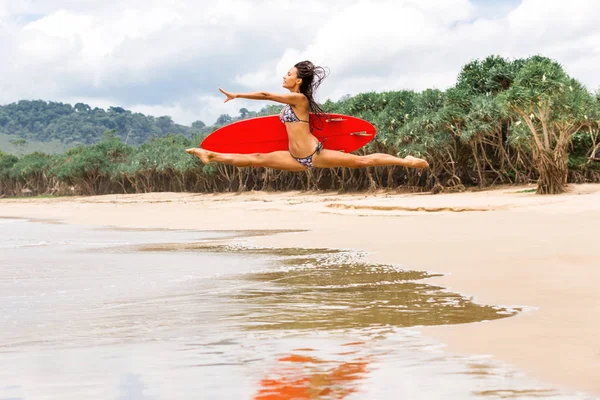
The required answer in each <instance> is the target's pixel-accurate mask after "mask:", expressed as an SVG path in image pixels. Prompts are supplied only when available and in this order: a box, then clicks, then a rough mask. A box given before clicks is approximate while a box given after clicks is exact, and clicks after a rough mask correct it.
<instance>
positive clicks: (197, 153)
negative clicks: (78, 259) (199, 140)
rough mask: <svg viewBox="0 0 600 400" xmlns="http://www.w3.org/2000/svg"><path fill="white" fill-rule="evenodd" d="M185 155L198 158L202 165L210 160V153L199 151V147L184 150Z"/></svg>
mask: <svg viewBox="0 0 600 400" xmlns="http://www.w3.org/2000/svg"><path fill="white" fill-rule="evenodd" d="M185 151H186V152H187V153H189V154H191V155H193V156H196V157H198V158H199V159H200V160H201V161H202V164H208V163H209V162H210V160H211V156H210V151H208V150H204V149H201V148H199V147H192V148H190V149H186V150H185Z"/></svg>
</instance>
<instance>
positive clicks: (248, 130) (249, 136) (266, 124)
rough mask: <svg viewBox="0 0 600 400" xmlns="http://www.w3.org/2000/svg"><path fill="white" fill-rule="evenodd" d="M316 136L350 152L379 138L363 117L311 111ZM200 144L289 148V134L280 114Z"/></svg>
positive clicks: (222, 149) (230, 149) (242, 149)
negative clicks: (317, 113) (322, 114)
mask: <svg viewBox="0 0 600 400" xmlns="http://www.w3.org/2000/svg"><path fill="white" fill-rule="evenodd" d="M310 118H311V120H312V121H313V122H314V126H315V129H313V135H315V137H317V139H319V140H320V141H321V142H323V141H324V143H323V147H324V148H326V149H329V150H337V151H343V152H346V153H350V152H352V151H354V150H357V149H360V148H361V147H363V146H364V145H366V144H367V143H369V142H370V141H371V140H373V138H374V137H375V127H374V126H373V125H371V124H370V123H369V122H367V121H365V120H362V119H360V118H355V117H350V116H348V115H341V114H326V115H325V116H321V118H320V119H318V117H316V116H315V115H313V114H311V116H310ZM317 128H321V129H317ZM200 147H202V148H203V149H206V150H210V151H216V152H218V153H237V154H249V153H270V152H272V151H278V150H287V149H288V136H287V132H286V130H285V125H284V124H283V123H281V121H280V120H279V116H278V115H270V116H268V117H257V118H251V119H245V120H242V121H237V122H234V123H232V124H229V125H226V126H224V127H222V128H219V129H217V130H216V131H214V132H213V133H211V134H210V135H208V136H207V137H206V138H205V139H204V140H203V141H202V143H200Z"/></svg>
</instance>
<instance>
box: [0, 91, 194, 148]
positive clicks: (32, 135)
mask: <svg viewBox="0 0 600 400" xmlns="http://www.w3.org/2000/svg"><path fill="white" fill-rule="evenodd" d="M203 127H204V123H202V122H201V121H197V122H196V123H194V126H193V127H187V126H183V125H179V124H176V123H174V122H173V120H172V119H171V117H168V116H162V117H152V116H147V115H144V114H141V113H133V112H131V111H129V110H125V109H123V108H121V107H110V108H109V109H108V110H107V111H106V110H104V109H101V108H91V107H90V106H89V105H87V104H84V103H77V104H75V105H74V106H71V105H70V104H64V103H57V102H46V101H43V100H34V101H29V100H21V101H19V102H17V103H12V104H8V105H5V106H0V133H4V134H6V135H11V136H16V137H18V138H20V139H23V140H27V141H38V142H50V141H53V140H54V141H58V142H61V143H64V144H67V145H73V144H92V143H96V142H97V141H99V140H101V139H102V136H103V134H104V132H106V131H109V130H114V132H115V134H116V135H117V136H118V137H119V138H121V139H122V140H123V141H127V143H128V144H133V145H136V144H142V143H144V142H145V141H146V140H148V139H149V138H151V137H162V136H165V135H167V134H171V133H174V134H183V135H186V136H190V135H192V134H194V133H199V131H200V130H201V128H203Z"/></svg>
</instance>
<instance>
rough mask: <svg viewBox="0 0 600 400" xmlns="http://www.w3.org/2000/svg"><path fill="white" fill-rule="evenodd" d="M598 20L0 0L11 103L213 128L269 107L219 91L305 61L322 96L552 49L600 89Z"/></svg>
mask: <svg viewBox="0 0 600 400" xmlns="http://www.w3.org/2000/svg"><path fill="white" fill-rule="evenodd" d="M507 4H509V5H508V6H507ZM510 4H513V5H512V7H511V6H510ZM597 15H600V2H597V1H595V0H570V1H569V2H564V1H559V0H522V1H519V0H511V1H510V2H509V3H507V2H506V1H504V0H502V1H501V0H496V1H490V0H470V1H469V0H447V1H443V2H440V1H437V0H330V1H327V2H322V1H318V0H307V1H303V2H298V1H297V0H259V4H257V3H256V2H255V1H253V0H220V1H192V0H174V1H173V2H170V3H169V4H168V5H167V3H165V2H164V1H160V0H146V1H141V0H118V1H117V0H106V1H104V2H97V1H95V0H93V1H92V0H45V1H39V0H38V1H34V0H21V1H18V2H17V1H12V0H0V52H1V53H2V54H3V60H4V62H3V63H0V76H2V79H1V80H0V103H8V102H12V101H17V100H20V99H37V98H41V99H45V100H53V101H65V102H67V101H71V100H72V99H88V101H87V102H88V104H90V105H92V106H99V107H103V108H106V107H108V106H109V105H119V106H122V107H126V108H130V109H132V110H134V111H139V112H145V113H150V114H154V115H165V114H166V115H171V116H172V117H173V119H174V120H175V121H176V122H179V123H186V124H189V123H191V122H192V121H194V120H197V119H201V120H203V121H205V122H206V123H212V122H214V120H215V119H216V118H217V117H218V116H219V115H220V114H223V113H229V114H231V115H236V114H237V113H238V110H239V108H241V107H246V108H248V109H251V110H258V109H260V108H261V107H263V106H264V105H265V103H258V102H249V101H248V102H240V101H237V100H236V101H235V102H230V103H227V104H223V103H222V98H221V97H220V96H219V93H218V92H217V88H218V87H219V86H222V87H224V88H227V89H230V90H272V91H279V90H281V77H282V76H283V74H284V73H285V72H286V71H287V70H288V69H289V68H290V67H291V66H292V65H293V64H294V63H296V62H298V61H300V60H303V59H310V60H312V61H313V62H315V63H317V64H322V65H325V66H327V67H329V68H330V71H331V74H330V76H329V77H328V78H327V80H326V81H325V82H324V85H323V87H322V88H321V93H320V96H319V98H320V99H321V100H324V99H326V98H333V99H337V98H339V97H340V96H342V95H344V94H348V93H349V94H355V93H359V92H364V91H372V90H375V91H381V90H398V89H403V88H408V89H416V90H421V89H425V88H428V87H437V88H440V89H444V88H446V87H447V86H449V85H452V84H453V83H454V82H455V79H456V76H457V74H458V72H459V70H460V67H461V66H462V65H464V64H465V63H467V62H468V61H470V60H472V59H474V58H482V57H486V56H487V55H490V54H500V55H502V56H506V57H526V56H529V55H532V54H543V55H547V56H549V57H552V58H555V59H557V60H558V61H560V62H561V63H562V64H563V65H564V66H565V68H566V69H567V71H568V72H569V73H570V74H572V75H573V76H574V77H576V78H578V79H579V80H581V81H582V82H584V83H585V84H586V85H587V86H588V87H589V88H590V89H596V88H597V87H599V86H600V76H599V75H598V74H597V72H596V66H597V65H598V60H599V59H600V44H599V43H600V41H599V40H598V39H599V38H600V26H599V25H598V24H597V23H596V18H597ZM113 101H114V103H112V104H108V103H107V102H113Z"/></svg>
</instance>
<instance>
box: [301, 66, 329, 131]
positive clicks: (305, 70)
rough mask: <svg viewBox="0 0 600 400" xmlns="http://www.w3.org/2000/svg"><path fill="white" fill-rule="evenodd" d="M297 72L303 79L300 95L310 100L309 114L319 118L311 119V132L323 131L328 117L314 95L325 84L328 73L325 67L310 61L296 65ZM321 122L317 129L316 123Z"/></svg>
mask: <svg viewBox="0 0 600 400" xmlns="http://www.w3.org/2000/svg"><path fill="white" fill-rule="evenodd" d="M294 67H296V70H298V78H301V79H302V84H301V85H300V93H302V94H303V95H305V96H306V98H307V99H308V110H309V112H311V113H313V114H315V115H316V116H317V118H316V119H310V118H309V121H310V130H311V131H312V130H313V128H317V129H321V128H322V126H323V121H322V119H323V117H324V116H325V115H326V113H325V111H324V110H323V109H322V108H321V105H320V104H319V103H317V101H316V100H315V98H314V94H315V92H316V91H317V88H318V87H319V86H320V85H321V82H323V79H325V77H326V76H327V71H326V70H325V68H323V67H318V66H315V65H314V64H313V63H312V62H310V61H308V60H307V61H300V62H299V63H297V64H296V65H294ZM317 120H318V121H319V123H318V126H319V127H317V126H316V125H315V123H314V121H317Z"/></svg>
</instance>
